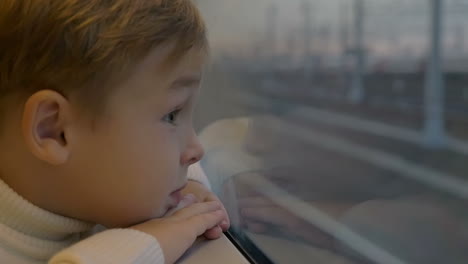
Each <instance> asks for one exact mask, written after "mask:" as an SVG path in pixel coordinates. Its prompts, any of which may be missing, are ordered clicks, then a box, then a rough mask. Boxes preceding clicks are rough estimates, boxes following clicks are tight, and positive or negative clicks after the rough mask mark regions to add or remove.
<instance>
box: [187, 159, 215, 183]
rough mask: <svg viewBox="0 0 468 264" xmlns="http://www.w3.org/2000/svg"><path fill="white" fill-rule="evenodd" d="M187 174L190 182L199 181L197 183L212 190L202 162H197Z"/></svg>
mask: <svg viewBox="0 0 468 264" xmlns="http://www.w3.org/2000/svg"><path fill="white" fill-rule="evenodd" d="M187 174H188V175H187V177H188V179H189V180H192V181H197V182H199V183H201V184H203V185H205V186H206V187H208V189H211V184H210V181H209V180H208V177H207V176H206V174H205V172H204V171H203V168H202V167H201V166H200V162H197V163H195V164H193V165H191V166H190V167H189V168H188V172H187Z"/></svg>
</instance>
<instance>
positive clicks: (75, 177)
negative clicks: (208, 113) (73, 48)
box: [60, 48, 206, 227]
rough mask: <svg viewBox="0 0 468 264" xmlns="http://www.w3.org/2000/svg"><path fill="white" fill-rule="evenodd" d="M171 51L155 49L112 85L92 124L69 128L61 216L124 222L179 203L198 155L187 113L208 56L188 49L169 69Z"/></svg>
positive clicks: (108, 223) (155, 214) (200, 153)
mask: <svg viewBox="0 0 468 264" xmlns="http://www.w3.org/2000/svg"><path fill="white" fill-rule="evenodd" d="M168 53H169V49H168V50H165V51H164V52H161V48H159V49H157V50H156V51H154V52H153V53H151V54H150V55H149V56H148V57H147V58H146V59H145V60H144V61H143V62H142V63H141V64H139V65H138V66H137V67H136V68H135V71H134V73H133V74H132V76H131V77H130V79H128V80H127V81H126V82H124V83H121V84H120V85H119V87H116V89H115V91H113V94H112V95H111V96H110V98H109V101H108V104H107V105H106V111H105V113H104V116H103V117H102V118H100V119H98V122H97V124H96V125H95V127H94V128H91V127H90V125H89V124H85V122H86V121H85V120H82V121H80V122H81V123H80V122H78V123H76V125H74V127H72V129H71V130H70V131H71V132H72V133H73V134H71V135H69V136H70V140H69V144H70V149H71V152H70V157H69V160H68V162H67V164H66V165H65V168H64V169H66V172H67V173H66V174H67V175H66V176H64V182H63V185H64V186H68V187H67V188H64V191H65V192H66V193H64V194H62V196H63V198H64V201H63V202H64V204H68V206H70V208H73V209H74V211H71V212H70V211H67V212H64V213H65V214H66V215H69V216H72V217H75V218H79V219H83V220H87V221H91V222H96V223H99V224H103V225H105V226H107V227H124V226H128V225H131V224H136V223H139V222H142V221H146V220H149V219H151V218H155V217H160V216H163V215H164V214H165V213H166V212H167V211H168V210H169V209H170V208H171V207H174V206H176V205H177V203H178V202H179V200H180V198H181V197H180V194H179V193H178V192H175V191H176V190H178V189H180V188H182V187H183V186H184V185H185V184H186V181H187V179H186V174H187V168H188V166H189V165H191V164H193V163H195V162H197V161H198V160H200V159H201V157H202V156H203V149H202V147H201V145H200V143H199V141H198V139H197V136H196V135H195V132H194V130H193V127H192V111H193V107H194V103H195V99H196V96H197V93H198V89H199V86H200V80H201V75H202V67H203V63H204V59H205V56H206V55H205V54H204V53H203V52H200V51H198V50H195V49H194V50H191V51H189V53H187V54H186V55H185V56H184V57H183V58H182V59H181V60H180V61H179V62H178V63H177V64H176V65H175V66H173V67H170V69H168V68H167V67H166V68H165V67H164V66H162V65H163V60H164V59H165V56H167V54H168ZM78 115H79V114H78V112H77V113H76V116H78ZM60 210H63V211H66V210H69V209H64V208H62V209H60Z"/></svg>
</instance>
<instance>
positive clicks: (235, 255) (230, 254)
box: [177, 235, 249, 264]
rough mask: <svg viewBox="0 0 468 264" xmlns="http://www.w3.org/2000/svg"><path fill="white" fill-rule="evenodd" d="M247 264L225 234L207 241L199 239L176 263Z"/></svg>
mask: <svg viewBox="0 0 468 264" xmlns="http://www.w3.org/2000/svg"><path fill="white" fill-rule="evenodd" d="M210 263H213V264H215V263H216V264H218V263H223V264H248V263H249V262H248V261H247V259H246V258H245V257H244V256H242V254H241V253H240V252H239V250H237V248H236V247H235V246H234V245H233V244H232V243H231V241H229V239H228V238H227V237H226V236H224V235H223V236H221V238H219V239H216V240H212V241H207V240H204V239H199V240H197V241H196V242H195V244H194V245H193V246H192V248H190V249H189V250H188V251H187V252H186V253H185V254H184V255H183V256H182V258H180V259H179V261H177V264H210Z"/></svg>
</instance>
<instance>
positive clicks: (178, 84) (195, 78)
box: [170, 75, 201, 90]
mask: <svg viewBox="0 0 468 264" xmlns="http://www.w3.org/2000/svg"><path fill="white" fill-rule="evenodd" d="M200 83H201V75H186V76H182V77H180V78H178V79H176V80H175V81H174V82H172V84H171V86H170V90H174V89H179V88H184V87H196V86H198V85H199V84H200Z"/></svg>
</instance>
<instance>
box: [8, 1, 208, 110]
mask: <svg viewBox="0 0 468 264" xmlns="http://www.w3.org/2000/svg"><path fill="white" fill-rule="evenodd" d="M205 31H206V30H205V25H204V22H203V20H202V18H201V16H200V14H199V11H198V9H197V8H196V6H195V5H194V4H193V3H192V2H191V1H190V0H1V1H0V100H1V99H2V98H5V97H6V96H7V95H8V94H12V93H13V94H23V95H30V94H32V93H34V92H36V91H38V90H42V89H53V90H56V91H59V92H61V93H63V94H65V95H66V94H69V93H71V92H76V93H78V94H81V95H83V98H86V100H87V102H86V103H87V106H88V105H89V106H90V107H95V106H97V105H99V104H100V103H98V102H99V101H102V99H103V98H104V97H105V95H106V94H107V93H108V92H109V91H110V90H111V89H108V87H107V86H110V85H108V84H109V83H110V82H111V80H112V79H113V78H115V77H117V76H122V75H121V73H123V72H126V71H127V70H129V68H130V67H132V66H133V65H135V64H136V63H137V62H138V61H139V60H141V59H143V57H145V55H147V54H148V53H149V52H150V51H151V50H152V49H153V48H155V47H158V46H159V45H162V44H164V43H165V42H168V41H171V40H175V41H176V43H177V45H176V47H175V48H174V50H173V52H172V56H171V58H170V59H171V60H176V59H177V58H179V57H180V56H181V55H183V54H184V52H186V51H188V50H189V49H191V48H192V47H195V46H198V47H200V48H203V49H205V50H206V49H207V47H206V46H207V41H206V32H205ZM91 101H95V102H91ZM0 114H1V109H0Z"/></svg>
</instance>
